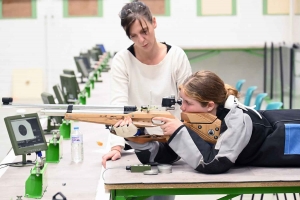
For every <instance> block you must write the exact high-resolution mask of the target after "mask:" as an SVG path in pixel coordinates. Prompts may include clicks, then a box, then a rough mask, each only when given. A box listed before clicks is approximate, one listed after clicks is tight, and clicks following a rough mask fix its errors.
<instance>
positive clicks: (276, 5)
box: [263, 0, 300, 15]
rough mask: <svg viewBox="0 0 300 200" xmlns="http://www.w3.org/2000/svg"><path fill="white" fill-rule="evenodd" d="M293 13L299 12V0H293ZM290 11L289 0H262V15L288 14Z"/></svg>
mask: <svg viewBox="0 0 300 200" xmlns="http://www.w3.org/2000/svg"><path fill="white" fill-rule="evenodd" d="M294 2H295V5H294V8H295V10H294V13H295V14H297V15H299V14H300V0H295V1H294ZM289 13H290V0H263V14H264V15H288V14H289Z"/></svg>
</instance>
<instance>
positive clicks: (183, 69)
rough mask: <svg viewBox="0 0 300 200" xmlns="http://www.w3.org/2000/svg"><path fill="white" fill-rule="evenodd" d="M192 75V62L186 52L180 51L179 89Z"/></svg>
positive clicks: (177, 70) (177, 72)
mask: <svg viewBox="0 0 300 200" xmlns="http://www.w3.org/2000/svg"><path fill="white" fill-rule="evenodd" d="M178 48H179V47H178ZM191 74H192V67H191V64H190V61H189V59H188V57H187V55H186V54H185V52H184V51H183V50H182V49H180V50H179V54H178V65H177V69H176V77H177V80H176V82H177V87H179V86H180V85H181V84H182V83H183V81H184V80H185V79H186V78H187V77H189V76H190V75H191Z"/></svg>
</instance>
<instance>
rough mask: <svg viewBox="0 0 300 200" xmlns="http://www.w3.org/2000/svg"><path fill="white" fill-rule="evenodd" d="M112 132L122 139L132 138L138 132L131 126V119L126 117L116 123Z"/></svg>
mask: <svg viewBox="0 0 300 200" xmlns="http://www.w3.org/2000/svg"><path fill="white" fill-rule="evenodd" d="M114 130H115V132H116V134H117V135H118V136H121V137H124V138H126V137H133V136H134V135H135V134H136V133H137V131H138V129H137V127H136V126H135V125H133V123H132V119H131V118H130V117H128V116H127V117H125V118H124V119H122V120H120V121H118V122H117V123H116V124H115V125H114Z"/></svg>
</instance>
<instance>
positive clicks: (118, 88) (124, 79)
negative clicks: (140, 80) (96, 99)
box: [110, 53, 129, 105]
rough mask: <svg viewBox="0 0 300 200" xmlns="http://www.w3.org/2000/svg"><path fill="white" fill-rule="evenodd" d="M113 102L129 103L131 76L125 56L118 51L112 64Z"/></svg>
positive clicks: (111, 101) (119, 103)
mask: <svg viewBox="0 0 300 200" xmlns="http://www.w3.org/2000/svg"><path fill="white" fill-rule="evenodd" d="M110 77H111V78H110V83H111V99H110V103H111V104H114V105H116V104H118V105H127V104H128V85H129V77H128V72H127V70H126V64H125V61H124V60H123V58H122V57H121V56H120V55H119V54H118V53H117V54H116V55H115V56H114V58H113V60H112V64H111V76H110Z"/></svg>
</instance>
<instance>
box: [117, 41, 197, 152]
mask: <svg viewBox="0 0 300 200" xmlns="http://www.w3.org/2000/svg"><path fill="white" fill-rule="evenodd" d="M191 74H192V70H191V65H190V63H189V60H188V58H187V56H186V54H185V52H184V51H183V50H182V49H181V48H179V47H177V46H174V45H172V46H171V48H170V50H169V51H168V53H167V54H166V56H165V58H164V59H163V60H162V61H161V62H160V63H158V64H157V65H146V64H144V63H141V62H140V61H139V60H138V59H137V58H136V57H135V56H134V55H132V53H131V52H130V51H129V50H128V49H123V50H121V51H119V52H118V53H117V54H116V55H115V56H114V58H113V60H112V64H111V104H114V105H133V106H134V105H135V106H137V107H138V108H140V107H141V106H143V105H158V106H160V105H161V102H162V98H163V97H168V96H170V95H175V98H176V99H178V86H179V85H180V84H182V83H183V81H184V80H185V78H187V77H188V76H189V75H191ZM175 110H176V112H175V113H174V114H175V116H176V117H178V118H179V117H180V115H179V114H180V109H179V106H177V108H176V109H175ZM116 145H120V146H123V147H124V146H125V140H124V138H122V137H119V136H116V135H113V134H112V135H111V147H113V146H116Z"/></svg>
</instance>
